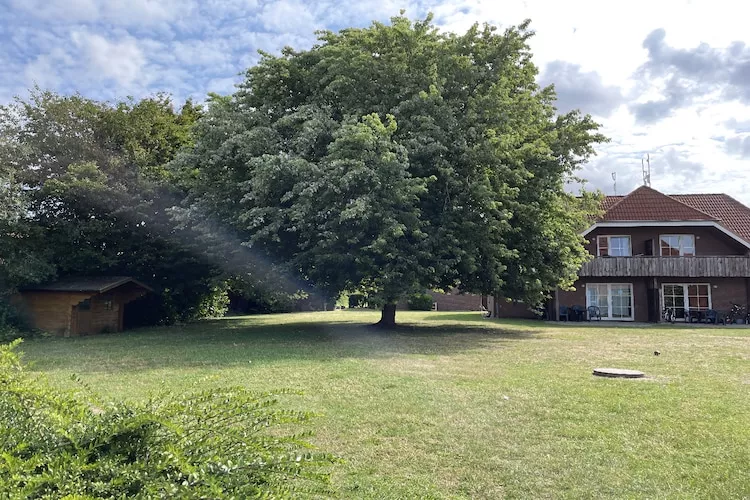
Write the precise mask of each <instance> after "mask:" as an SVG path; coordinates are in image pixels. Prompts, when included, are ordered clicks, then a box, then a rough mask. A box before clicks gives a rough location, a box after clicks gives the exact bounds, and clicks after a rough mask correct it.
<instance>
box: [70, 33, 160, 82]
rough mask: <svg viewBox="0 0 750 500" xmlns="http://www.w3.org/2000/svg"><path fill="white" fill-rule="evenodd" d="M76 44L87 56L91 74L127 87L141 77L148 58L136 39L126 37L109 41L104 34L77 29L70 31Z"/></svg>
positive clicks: (89, 75) (88, 71) (86, 61)
mask: <svg viewBox="0 0 750 500" xmlns="http://www.w3.org/2000/svg"><path fill="white" fill-rule="evenodd" d="M71 38H72V40H73V43H74V45H75V46H76V47H77V48H78V49H79V51H80V53H81V55H82V56H83V57H84V58H85V59H84V61H83V63H84V67H85V68H86V70H87V73H88V77H90V78H94V79H97V80H100V81H106V80H112V81H114V83H116V84H118V85H120V86H122V87H125V88H128V87H130V86H131V85H132V84H133V82H134V81H135V80H136V79H138V78H139V76H140V72H141V68H142V67H143V65H144V64H145V62H146V58H145V56H144V54H143V52H142V51H141V49H140V48H139V47H138V42H137V40H136V39H134V38H131V37H125V38H122V39H120V40H117V41H110V40H108V39H106V38H104V37H103V36H101V35H98V34H94V33H88V32H85V31H76V32H73V33H72V34H71Z"/></svg>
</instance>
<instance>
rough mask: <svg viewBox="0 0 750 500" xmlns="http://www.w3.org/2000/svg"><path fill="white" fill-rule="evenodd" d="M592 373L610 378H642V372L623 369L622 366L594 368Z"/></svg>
mask: <svg viewBox="0 0 750 500" xmlns="http://www.w3.org/2000/svg"><path fill="white" fill-rule="evenodd" d="M594 375H596V376H597V377H612V378H643V377H644V374H643V372H639V371H638V370H623V369H622V368H594Z"/></svg>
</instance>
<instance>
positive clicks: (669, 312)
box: [662, 307, 675, 323]
mask: <svg viewBox="0 0 750 500" xmlns="http://www.w3.org/2000/svg"><path fill="white" fill-rule="evenodd" d="M662 318H664V321H668V322H670V323H674V319H675V316H674V309H672V308H671V307H665V308H664V310H663V311H662Z"/></svg>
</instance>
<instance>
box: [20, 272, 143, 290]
mask: <svg viewBox="0 0 750 500" xmlns="http://www.w3.org/2000/svg"><path fill="white" fill-rule="evenodd" d="M128 283H134V284H136V285H138V286H140V287H141V288H145V289H146V290H148V291H150V292H153V289H152V288H151V287H149V286H148V285H144V284H143V283H141V282H140V281H138V280H135V279H133V278H131V277H129V276H97V277H82V276H78V277H69V278H63V279H60V280H57V281H52V282H49V283H42V284H39V285H31V286H27V287H24V288H22V290H23V291H45V292H94V293H104V292H108V291H110V290H113V289H115V288H117V287H120V286H122V285H126V284H128Z"/></svg>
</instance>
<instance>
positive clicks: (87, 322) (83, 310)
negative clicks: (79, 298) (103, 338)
mask: <svg viewBox="0 0 750 500" xmlns="http://www.w3.org/2000/svg"><path fill="white" fill-rule="evenodd" d="M73 315H74V316H75V318H76V321H75V322H74V324H75V325H76V329H75V332H74V333H77V334H78V335H83V334H87V333H93V332H92V331H91V300H90V299H86V300H84V301H83V302H80V303H79V304H78V305H77V306H73Z"/></svg>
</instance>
